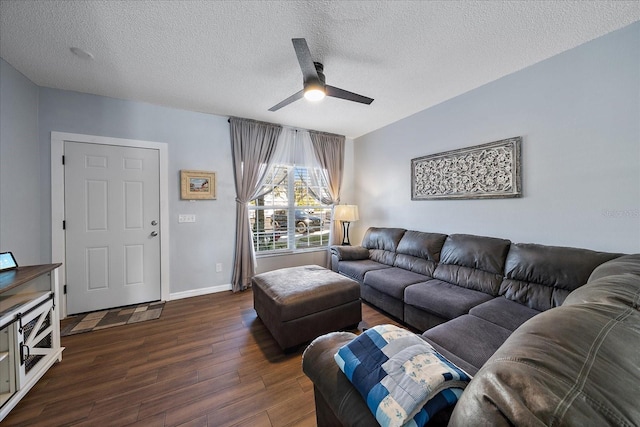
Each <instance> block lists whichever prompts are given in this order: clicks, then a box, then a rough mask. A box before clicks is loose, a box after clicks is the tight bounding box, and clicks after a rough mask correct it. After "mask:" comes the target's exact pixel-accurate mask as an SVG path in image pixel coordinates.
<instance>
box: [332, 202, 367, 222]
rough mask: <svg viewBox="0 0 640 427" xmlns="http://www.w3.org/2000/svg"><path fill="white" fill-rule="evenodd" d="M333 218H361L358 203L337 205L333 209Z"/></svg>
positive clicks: (346, 219)
mask: <svg viewBox="0 0 640 427" xmlns="http://www.w3.org/2000/svg"><path fill="white" fill-rule="evenodd" d="M333 219H334V220H338V221H349V222H351V221H357V220H359V219H360V216H359V215H358V206H357V205H336V206H335V208H334V211H333Z"/></svg>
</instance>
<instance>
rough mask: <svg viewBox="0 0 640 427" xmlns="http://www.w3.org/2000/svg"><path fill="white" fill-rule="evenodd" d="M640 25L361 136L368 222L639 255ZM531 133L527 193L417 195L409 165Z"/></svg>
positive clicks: (360, 171)
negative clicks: (446, 196)
mask: <svg viewBox="0 0 640 427" xmlns="http://www.w3.org/2000/svg"><path fill="white" fill-rule="evenodd" d="M639 85H640V23H636V24H633V25H631V26H629V27H626V28H623V29H621V30H619V31H616V32H614V33H611V34H608V35H606V36H604V37H601V38H599V39H596V40H594V41H591V42H589V43H586V44H584V45H582V46H579V47H577V48H575V49H572V50H570V51H567V52H565V53H562V54H560V55H557V56H555V57H553V58H550V59H548V60H546V61H543V62H541V63H538V64H536V65H534V66H531V67H528V68H526V69H524V70H521V71H519V72H517V73H514V74H511V75H509V76H506V77H504V78H502V79H500V80H497V81H495V82H492V83H490V84H487V85H485V86H483V87H480V88H478V89H476V90H473V91H471V92H468V93H466V94H464V95H461V96H459V97H457V98H454V99H452V100H450V101H447V102H444V103H442V104H440V105H437V106H435V107H433V108H430V109H427V110H425V111H422V112H420V113H417V114H415V115H413V116H411V117H408V118H406V119H403V120H401V121H398V122H396V123H394V124H391V125H389V126H387V127H385V128H382V129H380V130H377V131H375V132H372V133H370V134H368V135H365V136H363V137H360V138H358V139H356V140H355V159H356V162H355V164H356V165H357V168H356V170H355V174H356V176H355V182H356V188H355V194H356V195H357V196H356V198H357V203H358V204H359V206H360V216H361V218H362V220H361V221H359V222H358V223H355V228H354V234H353V235H354V237H355V239H354V240H355V241H359V239H360V238H361V236H362V234H363V232H364V230H365V229H366V227H368V226H396V227H405V228H408V229H414V230H423V231H438V232H444V233H472V234H479V235H488V236H498V237H505V238H509V239H511V240H512V241H515V242H533V243H542V244H551V245H563V246H577V247H585V248H592V249H597V250H604V251H621V252H640V106H639V104H640V86H639ZM518 135H521V136H523V175H524V176H523V187H524V197H523V198H520V199H500V200H465V201H411V192H410V161H411V159H412V158H415V157H420V156H424V155H427V154H433V153H438V152H442V151H447V150H452V149H456V148H463V147H467V146H471V145H477V144H481V143H486V142H491V141H495V140H499V139H503V138H508V137H512V136H518Z"/></svg>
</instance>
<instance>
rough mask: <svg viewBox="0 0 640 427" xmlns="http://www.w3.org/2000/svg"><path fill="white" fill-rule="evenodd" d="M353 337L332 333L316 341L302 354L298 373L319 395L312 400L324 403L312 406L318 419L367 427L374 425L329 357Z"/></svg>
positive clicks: (334, 362)
mask: <svg viewBox="0 0 640 427" xmlns="http://www.w3.org/2000/svg"><path fill="white" fill-rule="evenodd" d="M355 337H356V335H355V334H352V333H350V332H332V333H330V334H327V335H323V336H321V337H319V338H316V339H315V340H314V341H313V342H312V343H311V344H310V345H309V347H307V349H306V350H305V351H304V354H303V355H302V371H303V372H304V373H305V374H306V375H307V377H309V379H310V380H311V381H312V382H313V385H314V394H320V396H316V401H318V400H320V401H321V402H323V403H324V404H323V405H321V406H320V407H316V410H317V411H319V412H320V413H317V414H316V415H317V419H318V420H328V419H333V420H335V419H337V420H339V423H333V422H332V423H331V425H341V426H351V427H370V426H374V425H377V424H378V422H377V421H376V419H375V417H374V416H373V414H371V411H370V410H369V408H368V407H367V403H366V402H365V400H364V399H363V398H362V396H361V395H360V393H358V390H356V388H355V387H354V386H353V384H351V382H350V381H349V379H348V378H347V377H346V376H345V375H344V373H342V371H341V370H340V368H339V367H338V364H337V363H336V361H335V359H334V358H333V355H334V354H335V353H336V352H337V351H338V350H339V349H340V347H342V346H343V345H345V344H347V343H348V342H350V341H351V340H353V339H354V338H355ZM324 411H327V412H329V413H324ZM318 425H321V424H320V423H318Z"/></svg>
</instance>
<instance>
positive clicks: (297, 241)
mask: <svg viewBox="0 0 640 427" xmlns="http://www.w3.org/2000/svg"><path fill="white" fill-rule="evenodd" d="M311 174H315V176H313V177H312V176H311ZM312 178H313V179H312ZM317 182H319V183H320V184H316V183H317ZM263 193H264V195H263V196H262V197H259V198H258V199H256V200H254V201H252V202H251V203H249V221H250V223H251V228H252V231H253V243H254V247H255V250H256V253H270V252H271V253H276V252H278V251H292V250H304V249H312V248H320V247H326V246H327V245H328V244H329V230H330V226H331V205H326V204H323V203H322V202H321V201H320V200H321V199H325V200H326V194H327V188H326V184H325V183H324V180H323V179H321V178H320V174H318V173H316V172H315V171H314V170H313V168H305V167H293V166H275V167H272V168H271V171H270V176H269V177H268V179H267V184H266V185H265V187H264V188H263Z"/></svg>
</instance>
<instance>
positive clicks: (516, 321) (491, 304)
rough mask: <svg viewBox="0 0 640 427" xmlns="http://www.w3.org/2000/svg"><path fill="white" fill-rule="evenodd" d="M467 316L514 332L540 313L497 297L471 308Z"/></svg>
mask: <svg viewBox="0 0 640 427" xmlns="http://www.w3.org/2000/svg"><path fill="white" fill-rule="evenodd" d="M469 314H471V315H472V316H476V317H480V318H481V319H484V320H487V321H489V322H491V323H495V324H496V325H498V326H502V327H503V328H505V329H509V330H510V331H515V330H516V329H517V328H518V326H520V325H522V324H523V323H524V322H526V321H527V320H529V319H531V318H532V317H533V316H535V315H536V314H540V312H539V311H538V310H534V309H532V308H529V307H527V306H524V305H522V304H519V303H517V302H513V301H511V300H508V299H506V298H504V297H498V298H494V299H492V300H490V301H487V302H484V303H482V304H480V305H478V306H476V307H473V308H472V309H471V310H469Z"/></svg>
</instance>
